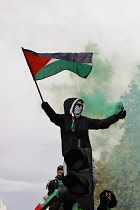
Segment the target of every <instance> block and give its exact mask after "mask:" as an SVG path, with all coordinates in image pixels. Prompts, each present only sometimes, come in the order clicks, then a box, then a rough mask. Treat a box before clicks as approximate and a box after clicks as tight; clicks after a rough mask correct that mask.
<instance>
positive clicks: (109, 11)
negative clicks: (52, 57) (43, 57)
mask: <svg viewBox="0 0 140 210" xmlns="http://www.w3.org/2000/svg"><path fill="white" fill-rule="evenodd" d="M139 8H140V1H139V0H133V1H132V0H116V1H115V0H114V1H112V0H106V1H104V0H98V1H95V0H86V1H84V0H82V1H81V0H71V1H68V0H59V1H57V0H41V1H40V0H18V1H17V0H4V1H1V2H0V31H1V32H0V40H1V42H0V49H1V51H0V58H1V59H0V64H1V70H0V76H1V77H0V80H1V82H0V96H1V100H0V119H1V120H0V196H1V197H2V199H3V202H4V204H5V205H7V207H8V210H17V209H19V206H20V210H33V209H34V208H35V206H36V205H37V204H38V202H40V201H41V198H42V196H43V195H44V194H45V193H46V191H45V185H46V182H47V180H49V179H51V178H54V177H55V175H56V167H57V165H59V164H62V163H63V158H62V155H61V142H60V133H59V128H57V127H56V126H55V125H53V124H52V123H51V122H50V121H49V119H48V118H47V116H46V115H45V113H44V112H43V111H42V109H41V100H40V97H39V95H38V92H37V90H36V87H35V84H34V81H33V80H32V77H31V74H30V72H29V69H28V66H27V64H26V62H25V59H24V56H23V54H22V51H21V47H24V48H27V49H30V50H33V51H36V52H82V51H84V47H85V45H86V44H87V43H88V42H93V43H96V44H98V46H99V48H100V51H101V56H102V58H103V59H109V60H112V59H113V58H114V57H116V56H117V58H118V62H116V59H114V76H113V78H112V81H111V83H110V88H111V90H112V93H111V94H112V95H113V90H115V87H116V86H118V84H120V88H119V89H118V92H117V93H116V100H118V99H119V97H120V94H121V93H122V92H123V91H125V90H127V88H128V84H129V82H130V81H131V79H133V78H135V79H137V78H136V75H137V73H138V72H137V71H138V69H137V68H136V66H137V65H138V64H139V63H140V62H139V59H140V27H139V26H140V12H139ZM118 63H119V65H118ZM77 77H78V76H77V75H75V80H74V81H73V80H72V79H69V73H68V72H61V73H60V74H59V75H57V76H53V77H50V78H48V79H45V80H43V81H40V82H39V86H40V88H41V92H42V94H43V97H44V100H46V101H48V102H50V103H51V105H53V107H54V108H55V110H56V111H58V112H62V111H63V109H62V107H61V105H62V103H63V100H64V99H65V98H67V97H69V96H75V95H74V88H73V89H72V90H71V91H68V90H69V88H70V87H71V86H73V87H74V85H75V86H77V84H76V82H77V81H79V80H78V79H79V78H78V79H77ZM81 80H82V79H81ZM54 84H55V85H54ZM61 84H63V85H64V86H65V87H66V92H64V91H63V94H61V92H60V93H59V94H58V91H56V92H55V88H57V89H59V87H60V86H61ZM54 87H55V88H54ZM56 93H57V94H56ZM64 93H65V94H64ZM70 94H73V95H70Z"/></svg>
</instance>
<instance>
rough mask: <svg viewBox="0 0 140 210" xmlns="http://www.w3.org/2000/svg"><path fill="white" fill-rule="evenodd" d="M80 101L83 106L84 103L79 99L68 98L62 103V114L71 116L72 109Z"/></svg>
mask: <svg viewBox="0 0 140 210" xmlns="http://www.w3.org/2000/svg"><path fill="white" fill-rule="evenodd" d="M78 101H82V103H83V105H84V101H83V100H82V99H80V98H68V99H66V100H65V101H64V113H65V114H67V115H72V111H73V107H74V105H75V104H76V103H77V102H78Z"/></svg>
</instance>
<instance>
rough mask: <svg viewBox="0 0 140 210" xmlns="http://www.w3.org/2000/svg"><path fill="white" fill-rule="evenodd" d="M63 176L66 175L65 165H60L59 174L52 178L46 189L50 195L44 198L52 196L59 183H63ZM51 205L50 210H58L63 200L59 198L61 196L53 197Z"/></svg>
mask: <svg viewBox="0 0 140 210" xmlns="http://www.w3.org/2000/svg"><path fill="white" fill-rule="evenodd" d="M63 177H64V171H63V166H62V165H60V166H58V167H57V176H56V177H55V179H53V180H51V181H50V182H49V183H48V184H47V186H46V189H48V195H47V196H44V197H43V199H44V200H45V199H46V198H47V197H48V196H50V195H51V194H52V193H53V192H54V190H55V189H58V188H59V185H61V184H63V182H62V179H63ZM49 206H50V207H49V209H50V210H58V209H59V207H60V206H61V201H60V200H59V197H58V196H55V197H54V198H52V199H51V201H49Z"/></svg>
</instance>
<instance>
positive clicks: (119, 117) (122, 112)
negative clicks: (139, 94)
mask: <svg viewBox="0 0 140 210" xmlns="http://www.w3.org/2000/svg"><path fill="white" fill-rule="evenodd" d="M116 116H117V118H118V119H123V118H125V116H126V110H124V107H122V110H121V111H120V112H119V113H118V114H116Z"/></svg>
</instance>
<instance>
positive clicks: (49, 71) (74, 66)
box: [35, 60, 92, 80]
mask: <svg viewBox="0 0 140 210" xmlns="http://www.w3.org/2000/svg"><path fill="white" fill-rule="evenodd" d="M63 70H69V71H71V72H73V73H75V74H77V75H78V76H80V77H82V78H86V77H87V76H88V75H89V74H90V72H91V70H92V66H91V65H88V64H83V63H76V62H70V61H65V60H57V61H55V62H53V63H50V64H48V65H46V66H44V67H43V68H41V69H40V70H39V71H38V72H37V74H36V75H35V80H41V79H44V78H46V77H50V76H52V75H55V74H57V73H59V72H61V71H63Z"/></svg>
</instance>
